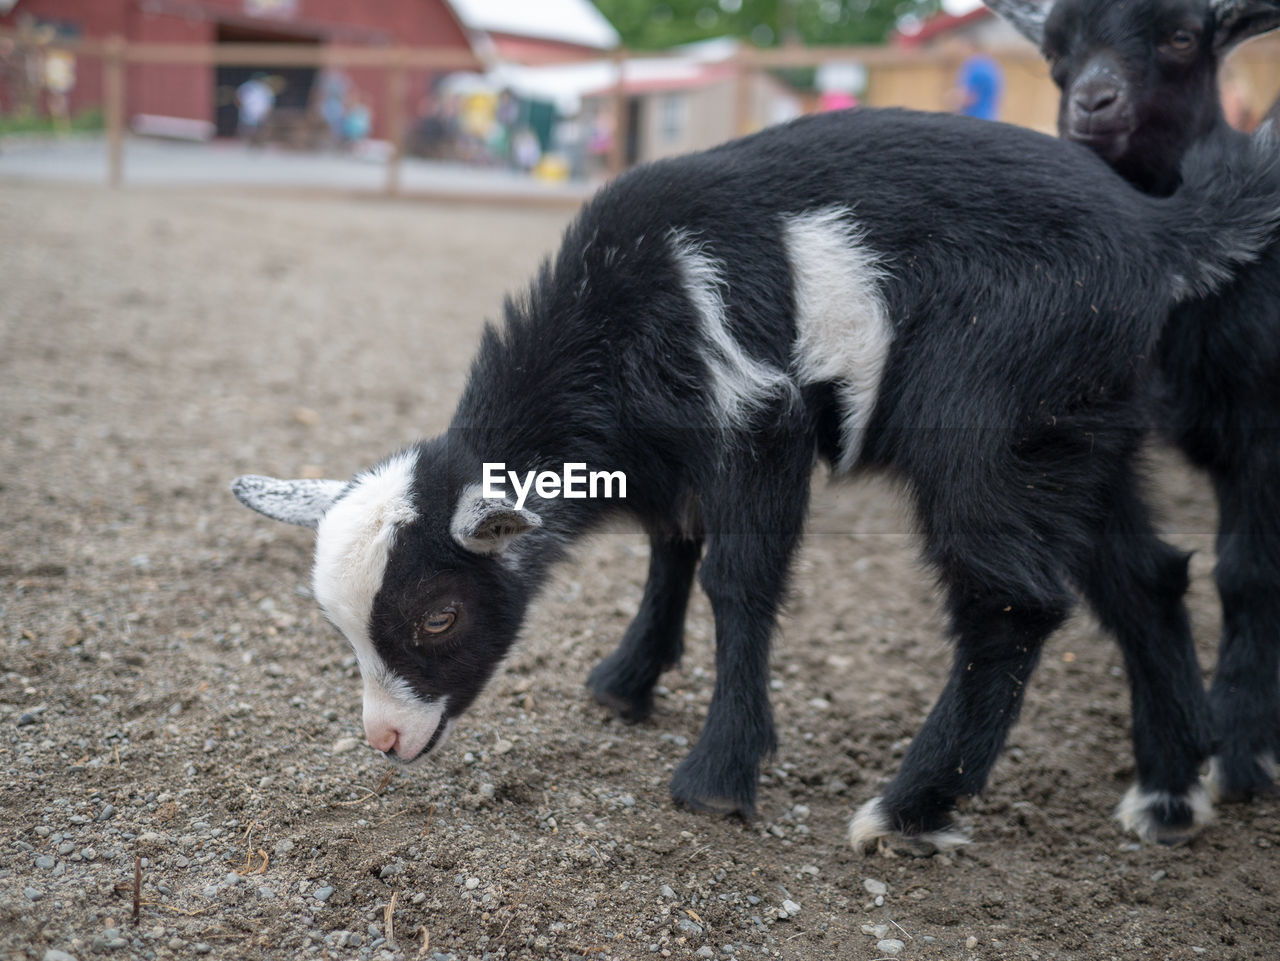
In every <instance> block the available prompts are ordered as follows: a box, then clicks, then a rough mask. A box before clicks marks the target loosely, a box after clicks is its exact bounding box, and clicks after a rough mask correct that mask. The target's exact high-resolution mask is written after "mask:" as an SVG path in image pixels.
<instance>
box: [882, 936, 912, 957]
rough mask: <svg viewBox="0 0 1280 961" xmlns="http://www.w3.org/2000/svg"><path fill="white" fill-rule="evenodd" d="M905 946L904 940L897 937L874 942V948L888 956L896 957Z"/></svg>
mask: <svg viewBox="0 0 1280 961" xmlns="http://www.w3.org/2000/svg"><path fill="white" fill-rule="evenodd" d="M906 946H907V945H906V942H904V941H899V940H898V939H897V938H885V939H884V940H883V941H877V942H876V950H877V951H879V952H880V953H881V954H883V955H885V956H886V957H890V958H896V957H897V956H898V955H899V954H901V953H902V949H903V948H905V947H906Z"/></svg>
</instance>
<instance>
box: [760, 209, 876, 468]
mask: <svg viewBox="0 0 1280 961" xmlns="http://www.w3.org/2000/svg"><path fill="white" fill-rule="evenodd" d="M783 237H784V239H785V241H786V248H787V260H788V262H789V263H790V266H791V284H792V295H793V298H794V300H795V310H796V339H795V342H794V344H793V345H792V351H791V354H792V367H793V369H794V371H795V375H796V378H797V380H799V382H800V383H801V384H818V383H828V382H829V383H834V384H836V385H837V391H838V396H839V399H840V406H841V408H842V410H841V414H842V434H843V437H842V442H843V443H842V450H841V453H840V460H839V462H838V463H837V465H836V467H837V469H838V470H849V469H851V468H852V467H853V465H854V464H855V463H856V462H857V460H858V454H859V453H860V452H861V450H862V439H863V434H864V431H865V430H866V427H867V424H868V422H869V421H870V420H871V412H872V411H873V410H874V409H875V404H876V397H877V395H878V394H879V392H880V379H881V377H882V376H883V375H884V368H885V363H886V361H887V359H888V356H889V348H890V347H891V346H892V344H893V328H892V327H891V326H890V324H889V315H888V309H887V308H886V307H885V303H884V297H883V295H882V294H881V291H880V282H881V281H882V280H883V278H884V276H885V271H884V268H883V266H882V265H881V260H880V257H879V256H878V255H877V254H876V252H875V251H873V250H872V249H871V248H870V247H868V246H867V243H866V239H865V235H864V233H863V232H862V231H861V230H860V229H859V228H858V226H857V223H856V222H855V221H854V220H853V218H852V215H851V212H850V211H849V210H847V209H845V208H842V207H827V208H824V209H822V210H815V211H810V212H808V213H804V214H797V215H795V216H792V217H788V218H786V220H785V221H784V222H783Z"/></svg>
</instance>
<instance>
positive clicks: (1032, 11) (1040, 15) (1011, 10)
mask: <svg viewBox="0 0 1280 961" xmlns="http://www.w3.org/2000/svg"><path fill="white" fill-rule="evenodd" d="M982 2H983V3H985V4H986V5H987V6H988V7H990V8H991V9H992V10H994V11H995V12H996V13H998V14H1000V16H1002V17H1004V18H1005V19H1006V20H1008V21H1009V23H1010V25H1011V26H1013V28H1014V29H1015V30H1017V31H1018V33H1020V34H1022V35H1023V36H1024V37H1026V38H1027V39H1028V40H1030V41H1031V42H1032V43H1034V44H1035V45H1036V47H1039V46H1040V45H1041V44H1042V43H1044V22H1045V21H1046V20H1047V19H1049V11H1050V10H1051V9H1053V0H1040V2H1036V0H982Z"/></svg>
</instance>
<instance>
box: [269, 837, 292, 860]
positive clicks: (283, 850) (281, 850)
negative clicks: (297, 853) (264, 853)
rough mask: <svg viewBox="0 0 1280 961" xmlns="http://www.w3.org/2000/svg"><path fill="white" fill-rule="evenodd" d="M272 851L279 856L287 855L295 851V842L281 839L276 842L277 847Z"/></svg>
mask: <svg viewBox="0 0 1280 961" xmlns="http://www.w3.org/2000/svg"><path fill="white" fill-rule="evenodd" d="M272 850H273V851H275V853H276V855H277V856H283V855H286V854H288V853H289V852H290V851H292V850H293V842H292V841H290V840H289V839H288V838H281V839H280V840H279V841H277V842H276V844H275V847H274V848H272Z"/></svg>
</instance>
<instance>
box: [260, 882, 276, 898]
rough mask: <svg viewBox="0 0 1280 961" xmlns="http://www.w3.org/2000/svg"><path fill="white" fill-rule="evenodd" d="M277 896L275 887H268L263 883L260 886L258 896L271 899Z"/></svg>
mask: <svg viewBox="0 0 1280 961" xmlns="http://www.w3.org/2000/svg"><path fill="white" fill-rule="evenodd" d="M275 896H276V892H275V891H274V890H273V889H271V888H269V887H267V886H266V885H265V884H264V885H262V887H260V888H258V897H260V898H262V899H263V900H270V899H271V898H274V897H275Z"/></svg>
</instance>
